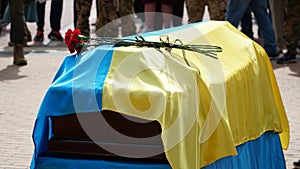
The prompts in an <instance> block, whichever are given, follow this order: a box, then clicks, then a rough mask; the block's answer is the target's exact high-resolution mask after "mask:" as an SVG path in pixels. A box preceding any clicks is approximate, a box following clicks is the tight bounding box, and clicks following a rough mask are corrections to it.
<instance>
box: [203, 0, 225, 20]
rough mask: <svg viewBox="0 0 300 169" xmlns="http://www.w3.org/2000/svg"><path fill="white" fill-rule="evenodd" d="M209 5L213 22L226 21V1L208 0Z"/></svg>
mask: <svg viewBox="0 0 300 169" xmlns="http://www.w3.org/2000/svg"><path fill="white" fill-rule="evenodd" d="M207 5H208V11H209V16H210V19H211V20H218V21H224V20H225V12H226V5H227V4H226V0H208V1H207Z"/></svg>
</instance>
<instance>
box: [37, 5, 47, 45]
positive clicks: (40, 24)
mask: <svg viewBox="0 0 300 169" xmlns="http://www.w3.org/2000/svg"><path fill="white" fill-rule="evenodd" d="M45 8H46V1H45V2H42V3H40V2H39V1H36V10H37V18H38V21H37V22H36V25H37V32H36V35H35V37H34V41H43V40H44V26H45Z"/></svg>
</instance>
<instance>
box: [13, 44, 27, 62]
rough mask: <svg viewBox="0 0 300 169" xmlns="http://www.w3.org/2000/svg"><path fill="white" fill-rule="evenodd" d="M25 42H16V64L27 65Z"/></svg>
mask: <svg viewBox="0 0 300 169" xmlns="http://www.w3.org/2000/svg"><path fill="white" fill-rule="evenodd" d="M23 46H24V45H23V44H17V43H15V44H14V65H18V66H24V65H27V60H26V59H25V57H24V52H23Z"/></svg>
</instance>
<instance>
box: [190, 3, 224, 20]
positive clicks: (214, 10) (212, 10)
mask: <svg viewBox="0 0 300 169" xmlns="http://www.w3.org/2000/svg"><path fill="white" fill-rule="evenodd" d="M226 3H227V2H226V0H186V8H187V13H188V16H189V23H194V22H201V21H202V19H203V14H204V11H205V6H207V7H208V12H209V17H210V19H211V20H219V21H224V20H225V12H226Z"/></svg>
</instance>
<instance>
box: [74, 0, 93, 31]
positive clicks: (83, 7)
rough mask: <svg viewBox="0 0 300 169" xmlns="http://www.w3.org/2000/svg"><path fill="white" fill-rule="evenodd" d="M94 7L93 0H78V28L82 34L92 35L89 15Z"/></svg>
mask: <svg viewBox="0 0 300 169" xmlns="http://www.w3.org/2000/svg"><path fill="white" fill-rule="evenodd" d="M91 7H92V0H76V10H77V16H78V20H77V24H76V28H77V29H79V30H80V31H81V34H82V35H85V36H90V24H89V17H90V11H91Z"/></svg>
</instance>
